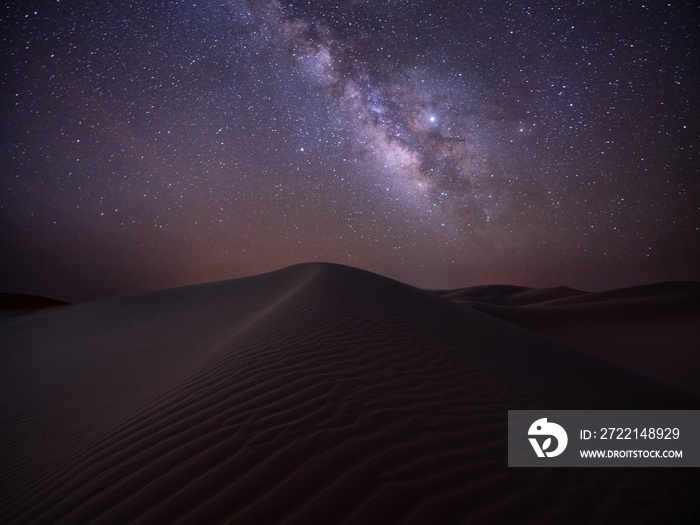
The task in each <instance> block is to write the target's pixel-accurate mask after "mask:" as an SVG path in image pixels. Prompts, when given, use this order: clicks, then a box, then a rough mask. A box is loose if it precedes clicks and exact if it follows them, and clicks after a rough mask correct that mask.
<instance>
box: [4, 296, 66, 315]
mask: <svg viewBox="0 0 700 525" xmlns="http://www.w3.org/2000/svg"><path fill="white" fill-rule="evenodd" d="M67 304H68V303H66V302H64V301H59V300H57V299H50V298H48V297H40V296H38V295H28V294H21V293H0V321H2V320H3V319H9V318H10V317H18V316H20V315H26V314H28V313H32V312H35V311H36V310H42V309H44V308H54V307H56V306H65V305H67Z"/></svg>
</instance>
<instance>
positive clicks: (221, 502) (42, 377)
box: [0, 264, 700, 524]
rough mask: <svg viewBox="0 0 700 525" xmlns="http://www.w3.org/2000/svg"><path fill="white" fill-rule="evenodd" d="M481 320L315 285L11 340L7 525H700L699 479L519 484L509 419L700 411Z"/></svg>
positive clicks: (284, 277)
mask: <svg viewBox="0 0 700 525" xmlns="http://www.w3.org/2000/svg"><path fill="white" fill-rule="evenodd" d="M517 293H522V294H524V295H521V299H520V301H521V304H532V302H533V301H534V302H541V301H542V294H540V295H538V293H534V292H533V293H530V294H529V298H528V293H527V290H525V289H523V290H519V291H518V292H517ZM550 295H552V293H544V296H548V297H549V296H550ZM554 295H556V294H554ZM573 295H576V294H572V293H568V292H566V293H559V294H558V295H557V297H556V298H561V297H564V296H567V297H568V296H573ZM522 297H525V298H524V299H522ZM471 304H472V303H464V304H458V303H455V302H453V301H450V300H449V298H443V297H439V296H437V295H435V294H432V293H429V292H426V291H422V290H418V289H415V288H412V287H410V286H407V285H404V284H401V283H398V282H395V281H392V280H389V279H386V278H383V277H380V276H377V275H373V274H370V273H367V272H363V271H361V270H357V269H353V268H349V267H343V266H338V265H331V264H305V265H299V266H294V267H291V268H287V269H284V270H280V271H277V272H273V273H270V274H266V275H262V276H257V277H251V278H246V279H237V280H233V281H224V282H218V283H210V284H203V285H196V286H189V287H183V288H174V289H168V290H161V291H156V292H148V293H142V294H135V295H129V296H122V297H115V298H110V299H104V300H99V301H93V302H89V303H84V304H78V305H71V306H66V307H62V308H58V309H50V310H43V311H40V312H37V313H34V314H31V315H28V316H23V317H19V318H15V319H10V320H5V321H3V322H2V323H0V348H1V349H2V350H1V351H0V374H1V376H0V403H2V409H1V411H0V418H1V419H0V450H1V454H2V457H1V458H0V460H1V461H0V516H1V517H2V521H3V522H4V523H120V524H121V523H193V524H201V523H245V524H248V523H260V524H274V523H299V524H310V523H318V524H332V523H358V524H360V523H361V524H366V523H431V524H432V523H564V522H565V523H592V522H608V523H617V524H619V523H630V522H635V523H659V522H667V523H691V522H693V520H697V519H698V517H699V516H700V515H699V514H698V503H697V497H696V496H697V490H698V487H700V474H698V473H697V472H695V470H696V469H512V468H511V469H509V468H507V467H506V464H507V457H506V453H507V451H506V418H507V410H509V409H526V408H533V409H558V408H561V409H577V408H579V409H582V408H587V409H595V408H607V409H623V408H629V409H653V408H659V409H661V408H668V409H691V408H692V409H698V408H700V401H699V398H698V397H697V396H694V395H691V394H690V393H687V392H684V391H682V390H679V389H677V388H675V387H673V386H669V385H666V384H664V383H662V382H659V381H655V380H652V379H650V378H647V377H644V376H643V375H640V374H638V373H635V372H632V371H630V370H627V369H625V368H623V367H620V366H617V365H614V364H611V363H608V362H606V361H602V360H600V359H598V358H596V357H593V356H590V355H588V354H586V353H583V352H579V351H577V350H575V349H572V348H571V347H570V346H565V345H559V344H557V343H555V342H553V341H551V340H550V339H547V338H545V337H542V336H541V335H538V334H536V333H534V332H533V331H531V330H526V329H524V328H521V327H518V326H515V325H514V324H513V323H512V322H509V321H505V320H502V319H499V318H497V317H494V316H493V315H490V314H487V313H484V312H481V311H477V310H476V309H475V308H474V307H472V306H470V305H471ZM482 306H493V305H482ZM572 307H573V306H572ZM527 308H534V307H529V306H528V307H521V308H517V309H515V308H514V309H513V310H518V311H520V310H524V309H527ZM686 357H687V356H686Z"/></svg>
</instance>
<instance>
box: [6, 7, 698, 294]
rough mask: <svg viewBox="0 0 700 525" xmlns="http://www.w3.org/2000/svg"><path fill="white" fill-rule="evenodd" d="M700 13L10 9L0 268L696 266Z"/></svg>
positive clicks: (73, 279)
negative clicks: (313, 264)
mask: <svg viewBox="0 0 700 525" xmlns="http://www.w3.org/2000/svg"><path fill="white" fill-rule="evenodd" d="M698 12H699V10H698V8H697V7H696V6H695V5H694V3H693V2H670V3H658V4H654V5H652V3H647V4H645V3H644V2H616V3H614V5H608V4H607V3H604V2H584V1H578V2H554V1H551V2H550V1H543V0H539V1H535V2H485V1H483V2H478V1H475V2H430V1H411V2H409V1H400V0H394V1H389V2H365V1H361V0H348V1H345V2H330V1H321V2H308V3H306V2H297V1H294V2H277V1H273V2H267V1H258V2H245V1H226V2H214V1H204V2H188V3H185V2H167V3H165V4H162V5H161V4H158V5H152V3H149V2H139V1H131V2H118V3H97V4H95V3H87V2H77V1H76V2H71V1H66V0H61V1H56V2H36V3H26V2H23V3H6V4H5V6H4V11H3V13H2V21H1V24H2V73H3V75H2V114H3V120H4V122H5V123H6V124H5V126H3V135H2V151H1V157H0V158H1V162H2V184H1V186H0V196H1V198H2V201H1V202H0V235H1V238H2V244H3V253H2V255H1V256H0V273H1V277H0V279H1V282H0V288H2V289H3V290H7V291H19V292H27V293H37V294H43V295H49V296H54V297H59V298H62V299H68V300H83V299H87V298H93V297H99V296H105V295H111V294H115V293H125V292H132V291H138V290H145V289H152V288H158V287H164V286H174V285H180V284H186V283H194V282H201V281H209V280H217V279H226V278H235V277H241V276H245V275H250V274H256V273H261V272H264V271H269V270H273V269H276V268H280V267H283V266H287V265H290V264H294V263H298V262H304V261H315V260H325V261H332V262H341V263H345V264H350V265H353V266H358V267H361V268H366V269H368V270H371V271H376V272H379V273H382V274H385V275H388V276H391V277H394V278H397V279H399V280H402V281H405V282H409V283H412V284H416V285H419V286H427V287H442V288H448V287H458V286H468V285H475V284H482V283H513V284H520V285H531V286H547V285H555V284H566V285H570V286H574V287H579V288H583V289H589V290H595V289H602V288H609V287H617V286H627V285H632V284H638V283H642V282H650V281H661V280H671V279H699V278H700V265H699V264H698V260H700V243H699V242H698V240H700V239H698V225H699V224H700V221H699V220H698V219H699V216H698V215H699V214H698V203H699V202H700V198H699V197H700V190H699V177H698V175H699V173H698V171H699V170H698V163H697V153H696V149H697V142H698V135H699V132H700V125H699V119H698V109H697V99H698V79H699V78H700V71H699V69H700V68H699V67H698V63H699V62H700V60H699V59H698V51H697V50H698V49H699V48H700V38H698V31H697V27H698V21H699V20H698Z"/></svg>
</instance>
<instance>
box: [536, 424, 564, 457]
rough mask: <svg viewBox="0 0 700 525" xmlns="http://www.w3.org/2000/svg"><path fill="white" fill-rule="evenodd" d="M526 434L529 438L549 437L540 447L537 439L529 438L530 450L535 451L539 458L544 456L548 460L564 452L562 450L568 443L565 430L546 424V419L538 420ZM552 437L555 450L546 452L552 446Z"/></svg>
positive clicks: (555, 425)
mask: <svg viewBox="0 0 700 525" xmlns="http://www.w3.org/2000/svg"><path fill="white" fill-rule="evenodd" d="M527 433H528V435H529V436H549V437H547V439H545V440H544V443H542V446H540V444H539V443H538V441H537V438H534V437H530V438H529V439H530V444H531V445H532V448H534V449H535V453H536V454H537V456H538V457H540V458H543V457H545V456H547V457H548V458H553V457H555V456H558V455H559V454H561V453H562V452H564V449H565V448H566V445H567V444H568V442H569V437H568V436H567V435H566V430H564V429H563V428H562V427H561V426H559V425H557V424H556V423H548V422H547V418H546V417H543V418H542V419H538V420H537V421H535V422H534V423H533V424H532V425H530V430H528V431H527ZM552 436H554V437H555V438H556V440H557V448H555V449H554V450H552V451H550V452H547V449H548V448H549V447H550V446H551V445H552Z"/></svg>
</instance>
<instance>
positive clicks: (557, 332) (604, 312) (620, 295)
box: [445, 282, 700, 396]
mask: <svg viewBox="0 0 700 525" xmlns="http://www.w3.org/2000/svg"><path fill="white" fill-rule="evenodd" d="M479 288H481V287H479ZM469 290H471V289H465V290H463V291H459V292H456V293H454V295H453V294H449V295H447V296H445V297H447V298H452V297H455V296H456V297H458V299H457V301H458V302H461V303H462V304H465V305H467V306H469V307H471V308H474V309H478V310H480V311H482V312H485V313H488V314H490V315H493V316H496V317H498V318H500V319H503V320H506V321H509V322H511V323H513V324H516V325H518V326H521V327H524V328H527V329H529V330H532V331H534V332H536V333H538V334H542V335H545V336H547V337H549V338H551V339H553V340H555V341H558V342H560V343H563V344H566V345H568V346H570V347H572V348H576V349H578V350H581V351H583V352H586V353H589V354H591V355H594V356H597V357H600V358H601V359H605V360H607V361H610V362H612V363H616V364H619V365H621V366H624V367H626V368H629V369H630V370H634V371H636V372H639V373H641V374H644V375H647V376H649V377H652V378H654V379H658V380H659V381H663V382H665V383H667V384H669V385H674V386H676V387H678V388H682V389H684V390H686V391H688V392H692V393H694V394H696V395H699V396H700V283H694V282H668V283H656V284H650V285H645V286H635V287H631V288H623V289H620V290H610V291H607V292H597V293H584V292H577V293H571V294H569V295H568V296H567V295H564V294H561V293H556V290H557V289H533V290H528V291H526V292H520V293H515V294H512V295H504V296H502V297H500V298H499V299H498V300H492V301H488V302H487V301H483V300H474V299H471V298H470V299H466V300H465V299H463V298H464V297H465V296H469ZM522 295H528V297H535V296H537V297H539V301H537V302H522V300H521V299H520V298H521V297H522ZM519 301H520V302H519ZM519 304H520V305H522V304H526V305H527V307H526V308H513V307H512V306H518V305H519Z"/></svg>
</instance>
